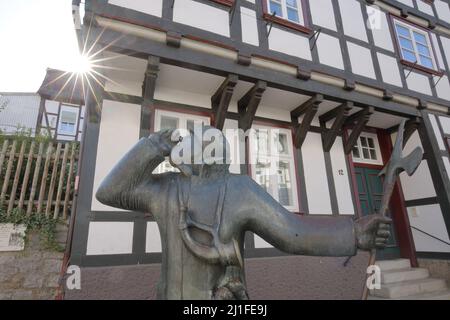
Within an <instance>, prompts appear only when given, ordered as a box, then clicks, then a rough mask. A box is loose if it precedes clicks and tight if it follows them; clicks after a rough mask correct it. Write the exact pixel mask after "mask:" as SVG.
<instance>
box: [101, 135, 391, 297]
mask: <svg viewBox="0 0 450 320" xmlns="http://www.w3.org/2000/svg"><path fill="white" fill-rule="evenodd" d="M204 130H216V131H218V130H217V129H214V128H211V127H205V128H204ZM216 133H217V132H216ZM218 134H219V136H220V137H221V139H222V145H223V147H224V149H226V148H227V141H226V139H225V137H224V136H223V135H222V133H221V132H220V131H218ZM173 136H174V130H163V131H160V132H156V133H154V134H151V135H150V136H149V137H148V138H142V139H141V140H140V141H139V142H138V143H137V144H136V145H135V146H134V147H133V148H132V149H131V150H130V151H129V152H128V153H127V154H125V155H124V157H123V158H122V159H121V160H120V161H119V162H118V163H117V165H116V166H115V167H114V168H113V170H112V171H111V172H110V174H109V175H108V176H107V177H106V178H105V179H104V181H103V182H102V184H101V186H100V188H99V189H98V191H97V194H96V197H97V199H98V200H99V201H101V202H102V203H104V204H106V205H110V206H113V207H117V208H121V209H126V210H133V211H140V212H151V213H152V214H153V216H154V218H155V220H156V222H157V224H158V227H159V230H160V234H161V243H162V267H161V271H162V272H161V279H160V282H159V285H158V298H159V299H248V294H247V290H246V286H245V274H244V261H243V259H242V252H243V243H244V241H243V240H244V234H245V232H246V231H251V232H254V233H255V234H257V235H259V236H260V237H262V238H263V239H265V240H266V241H268V242H269V243H270V244H272V245H273V246H274V247H276V248H278V249H280V250H282V251H285V252H288V253H292V254H302V255H314V256H350V255H355V254H356V251H357V249H358V248H359V249H363V250H371V249H372V248H374V247H379V248H383V247H384V246H385V245H386V242H387V239H388V238H389V235H390V232H389V224H390V219H389V218H385V217H383V216H381V215H371V216H366V217H363V218H361V219H358V220H356V221H353V219H352V218H350V217H317V216H300V215H294V214H292V213H291V212H289V211H288V210H286V209H285V208H284V207H283V206H282V205H280V204H279V203H278V202H277V201H275V200H274V199H273V198H272V197H271V196H270V195H269V194H268V193H266V192H265V191H264V190H263V189H262V188H261V187H260V186H259V185H258V184H257V183H256V182H254V181H253V180H252V179H251V178H250V177H248V176H246V175H234V174H231V173H230V172H229V167H228V164H227V163H228V162H227V161H224V162H225V163H223V162H220V161H214V162H213V163H209V162H208V163H206V162H205V161H203V162H201V163H195V162H192V164H189V163H182V164H179V163H178V164H175V163H174V165H175V166H176V167H178V168H179V169H180V171H181V172H180V173H175V172H168V173H163V174H154V173H153V171H154V169H155V168H156V167H157V166H158V165H159V164H160V163H161V162H163V161H164V160H165V157H168V156H171V151H172V149H173V148H174V147H175V146H176V145H178V143H179V140H178V139H173ZM186 141H187V140H186ZM205 147H206V146H205V144H204V143H202V148H201V150H204V149H205ZM225 154H226V153H225ZM224 157H226V156H223V157H222V160H224V159H223V158H224ZM219 158H221V157H217V159H216V160H220V159H219ZM171 159H172V157H171ZM172 160H173V159H172Z"/></svg>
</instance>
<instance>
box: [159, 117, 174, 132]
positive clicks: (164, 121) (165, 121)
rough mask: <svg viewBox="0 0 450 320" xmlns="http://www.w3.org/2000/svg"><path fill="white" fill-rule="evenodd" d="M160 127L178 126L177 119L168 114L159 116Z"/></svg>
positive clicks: (171, 127) (170, 127)
mask: <svg viewBox="0 0 450 320" xmlns="http://www.w3.org/2000/svg"><path fill="white" fill-rule="evenodd" d="M160 127H161V129H177V128H178V119H177V118H174V117H169V116H162V117H161V125H160Z"/></svg>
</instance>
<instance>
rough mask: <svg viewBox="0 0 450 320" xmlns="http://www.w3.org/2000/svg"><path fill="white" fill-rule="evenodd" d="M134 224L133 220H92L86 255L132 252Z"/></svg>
mask: <svg viewBox="0 0 450 320" xmlns="http://www.w3.org/2000/svg"><path fill="white" fill-rule="evenodd" d="M133 225H134V223H133V222H90V223H89V233H88V240H87V250H86V255H105V254H127V253H132V250H133Z"/></svg>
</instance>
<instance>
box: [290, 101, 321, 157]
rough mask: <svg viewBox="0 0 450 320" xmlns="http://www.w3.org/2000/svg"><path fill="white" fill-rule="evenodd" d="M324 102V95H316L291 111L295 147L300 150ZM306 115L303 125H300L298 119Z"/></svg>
mask: <svg viewBox="0 0 450 320" xmlns="http://www.w3.org/2000/svg"><path fill="white" fill-rule="evenodd" d="M322 102H323V95H321V94H316V95H314V96H313V97H312V98H311V99H309V100H308V101H306V102H305V103H303V104H302V105H300V106H299V107H297V108H295V109H294V110H292V111H291V119H292V125H293V127H294V145H295V147H296V148H298V149H300V148H301V147H302V145H303V142H304V141H305V139H306V135H307V134H308V131H309V128H310V127H311V122H312V120H313V119H314V116H315V115H316V113H317V110H318V109H319V105H320V104H321V103H322ZM303 114H304V117H303V120H302V123H301V124H299V123H298V117H300V116H301V115H303Z"/></svg>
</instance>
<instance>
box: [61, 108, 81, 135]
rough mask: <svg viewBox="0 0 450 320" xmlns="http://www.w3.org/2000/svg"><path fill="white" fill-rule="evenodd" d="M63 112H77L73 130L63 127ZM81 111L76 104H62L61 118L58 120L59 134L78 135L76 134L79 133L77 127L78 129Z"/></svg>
mask: <svg viewBox="0 0 450 320" xmlns="http://www.w3.org/2000/svg"><path fill="white" fill-rule="evenodd" d="M63 112H72V113H74V114H75V123H74V129H73V132H68V131H64V130H62V129H61V125H62V113H63ZM79 112H80V109H79V108H78V107H74V106H71V105H67V104H61V108H60V110H59V120H58V130H57V132H58V134H60V135H64V136H74V137H76V135H77V134H78V132H77V129H78V120H79Z"/></svg>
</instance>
